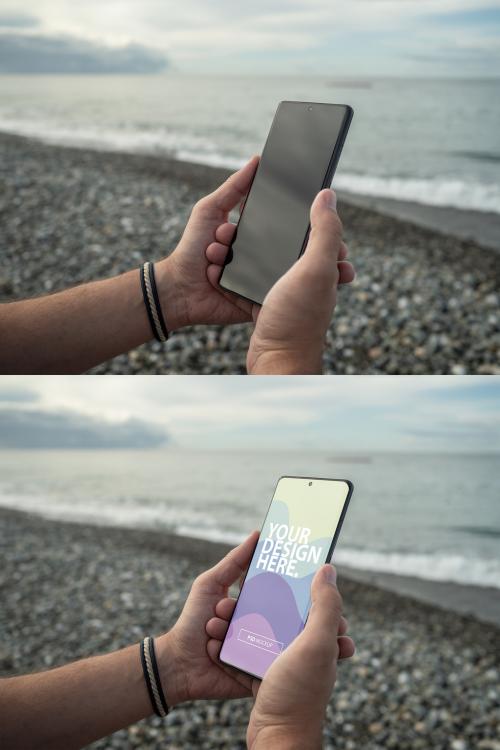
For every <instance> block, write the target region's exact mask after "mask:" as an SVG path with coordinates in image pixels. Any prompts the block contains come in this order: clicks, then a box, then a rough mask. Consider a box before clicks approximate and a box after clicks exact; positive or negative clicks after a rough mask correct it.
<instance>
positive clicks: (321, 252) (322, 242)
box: [305, 190, 342, 269]
mask: <svg viewBox="0 0 500 750" xmlns="http://www.w3.org/2000/svg"><path fill="white" fill-rule="evenodd" d="M341 244H342V222H341V221H340V219H339V215H338V213H337V196H336V195H335V193H334V191H333V190H321V192H319V193H318V195H317V196H316V198H315V199H314V201H313V204H312V206H311V231H310V233H309V240H308V243H307V248H306V252H305V254H306V256H308V257H309V258H310V259H313V258H317V259H318V260H319V261H321V262H323V263H324V262H325V261H328V262H329V263H330V264H331V267H332V269H333V268H335V269H336V267H337V266H336V264H337V261H338V259H339V253H340V248H341Z"/></svg>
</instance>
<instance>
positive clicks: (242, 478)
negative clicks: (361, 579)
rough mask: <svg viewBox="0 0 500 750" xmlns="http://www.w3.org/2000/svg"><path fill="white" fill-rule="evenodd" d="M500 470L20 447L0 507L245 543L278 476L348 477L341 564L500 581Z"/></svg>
mask: <svg viewBox="0 0 500 750" xmlns="http://www.w3.org/2000/svg"><path fill="white" fill-rule="evenodd" d="M499 467H500V464H499V461H498V456H493V455H446V454H445V455H442V454H415V455H411V454H408V453H390V454H389V453H373V454H372V453H369V454H366V455H344V454H338V453H335V454H334V453H331V452H317V451H316V452H310V451H287V452H272V451H235V450H231V451H220V450H217V451H215V450H213V451H209V450H206V451H200V450H187V449H181V448H178V447H175V446H171V447H166V448H163V449H155V450H150V451H140V452H134V451H97V450H88V451H76V450H65V451H58V450H50V451H35V450H33V451H15V450H10V451H0V506H2V507H6V508H14V509H18V510H24V511H28V512H31V513H36V514H40V515H42V516H45V517H48V518H52V519H62V520H71V521H76V522H91V523H94V524H98V525H113V526H118V527H128V528H141V529H142V528H146V529H147V528H150V529H155V530H156V531H158V532H160V533H162V531H163V532H165V533H173V534H177V535H181V536H182V535H184V536H191V537H196V538H199V539H208V540H217V541H223V542H230V543H236V542H239V541H240V540H241V539H243V538H244V537H245V536H246V535H247V534H248V533H249V532H250V531H251V530H252V529H254V528H259V527H260V526H261V524H262V522H263V519H264V516H265V513H266V510H267V507H268V504H269V501H270V499H271V497H272V493H273V489H274V486H275V483H276V481H277V479H278V478H279V477H280V476H282V475H299V476H313V477H330V478H341V479H350V480H351V481H352V482H353V483H354V488H355V489H354V494H353V497H352V500H351V503H350V507H349V510H348V513H347V516H346V520H345V523H344V528H343V530H342V533H341V535H340V539H339V542H338V546H337V549H336V552H335V555H334V560H335V561H336V562H338V563H340V564H344V565H348V566H350V567H351V568H358V569H361V570H368V571H384V572H389V573H396V574H398V575H403V576H404V575H406V576H415V577H418V578H422V579H428V580H433V581H452V582H455V583H462V584H471V585H475V586H483V587H484V586H488V587H495V588H500V468H499Z"/></svg>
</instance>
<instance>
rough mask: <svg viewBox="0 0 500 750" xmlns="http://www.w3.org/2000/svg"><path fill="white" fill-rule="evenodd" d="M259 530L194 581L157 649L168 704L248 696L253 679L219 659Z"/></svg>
mask: <svg viewBox="0 0 500 750" xmlns="http://www.w3.org/2000/svg"><path fill="white" fill-rule="evenodd" d="M258 538H259V532H258V531H254V532H253V533H252V534H250V536H249V537H248V538H247V539H246V540H245V541H244V542H243V543H242V544H240V545H239V547H236V548H235V549H233V550H231V552H229V553H228V554H227V555H226V557H224V558H223V559H222V560H221V561H220V562H219V563H218V564H217V565H215V566H214V567H213V568H211V569H210V570H207V571H206V572H204V573H202V574H201V575H199V576H198V578H197V579H196V580H195V581H194V583H193V585H192V587H191V591H190V593H189V596H188V598H187V601H186V604H185V605H184V609H183V610H182V613H181V616H180V617H179V619H178V621H177V622H176V624H175V625H174V627H173V628H172V630H170V631H169V632H168V633H166V634H165V635H163V636H161V637H160V638H157V639H156V641H155V647H156V652H157V658H158V662H159V668H160V677H161V681H162V685H163V687H164V690H165V692H166V699H167V703H169V705H172V706H173V705H175V704H177V703H181V702H183V701H188V700H196V699H199V698H207V699H208V698H245V697H248V696H251V695H252V680H251V678H250V677H247V676H246V675H244V674H242V673H241V672H239V671H238V670H236V669H231V668H230V667H225V666H224V665H222V664H220V663H219V661H218V659H217V656H218V654H219V650H220V646H221V644H220V640H221V639H223V638H224V635H225V631H226V630H227V626H228V620H229V618H230V617H231V614H232V610H233V607H234V600H233V599H228V589H229V587H230V586H231V585H232V584H233V583H235V582H236V581H237V580H238V578H240V577H241V576H242V575H243V574H244V572H245V570H246V568H247V566H248V564H249V563H250V560H251V557H252V554H253V551H254V549H255V545H256V544H257V540H258Z"/></svg>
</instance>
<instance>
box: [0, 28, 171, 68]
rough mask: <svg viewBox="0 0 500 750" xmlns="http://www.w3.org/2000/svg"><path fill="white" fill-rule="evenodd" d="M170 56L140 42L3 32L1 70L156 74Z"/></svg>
mask: <svg viewBox="0 0 500 750" xmlns="http://www.w3.org/2000/svg"><path fill="white" fill-rule="evenodd" d="M167 67H168V61H167V58H166V57H165V56H164V55H162V54H161V53H159V52H156V51H155V50H151V49H149V48H148V47H144V46H142V45H140V44H128V45H127V46H125V47H116V48H115V47H109V46H106V45H103V44H95V43H93V42H88V41H86V40H83V39H78V38H76V37H68V36H64V37H63V36H43V35H41V34H35V35H32V34H14V33H1V32H0V72H2V73H156V72H159V71H161V70H164V69H165V68H167Z"/></svg>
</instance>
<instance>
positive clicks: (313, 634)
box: [303, 565, 342, 651]
mask: <svg viewBox="0 0 500 750" xmlns="http://www.w3.org/2000/svg"><path fill="white" fill-rule="evenodd" d="M311 600H312V605H311V610H310V612H309V617H308V618H307V623H306V627H305V629H304V631H303V633H304V634H306V633H307V635H308V637H309V638H311V639H314V641H315V642H317V643H322V644H323V647H324V646H327V645H328V644H331V647H332V651H333V650H334V648H335V643H334V639H333V638H331V637H330V634H331V633H338V631H339V628H340V622H341V616H342V599H341V596H340V594H339V591H338V589H337V584H336V571H335V568H334V567H333V566H332V565H323V566H322V567H321V568H320V569H319V570H318V572H317V573H316V575H315V576H314V578H313V581H312V584H311Z"/></svg>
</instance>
